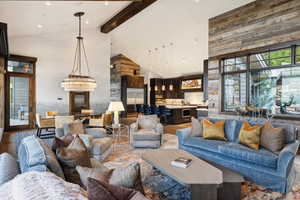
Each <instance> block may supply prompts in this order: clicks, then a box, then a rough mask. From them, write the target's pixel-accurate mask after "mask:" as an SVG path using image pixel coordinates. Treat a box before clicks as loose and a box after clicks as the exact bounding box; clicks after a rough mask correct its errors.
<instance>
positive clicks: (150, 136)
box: [131, 129, 161, 141]
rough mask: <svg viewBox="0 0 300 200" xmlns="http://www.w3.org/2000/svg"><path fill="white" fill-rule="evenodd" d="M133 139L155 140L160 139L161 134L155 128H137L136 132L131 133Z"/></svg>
mask: <svg viewBox="0 0 300 200" xmlns="http://www.w3.org/2000/svg"><path fill="white" fill-rule="evenodd" d="M131 137H132V139H133V140H149V141H156V140H160V137H161V135H160V134H159V133H157V132H156V131H155V130H149V129H139V130H138V131H137V132H135V133H134V134H132V135H131Z"/></svg>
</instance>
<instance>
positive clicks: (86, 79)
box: [61, 12, 97, 92]
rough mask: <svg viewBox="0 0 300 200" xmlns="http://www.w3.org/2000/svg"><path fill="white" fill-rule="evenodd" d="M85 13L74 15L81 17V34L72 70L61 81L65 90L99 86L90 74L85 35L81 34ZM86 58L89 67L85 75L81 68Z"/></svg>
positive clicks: (81, 90) (82, 89)
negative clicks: (82, 19)
mask: <svg viewBox="0 0 300 200" xmlns="http://www.w3.org/2000/svg"><path fill="white" fill-rule="evenodd" d="M83 15H84V12H77V13H75V14H74V16H75V17H78V19H79V35H78V36H77V37H76V39H77V46H76V51H75V58H74V64H73V69H72V72H71V74H70V75H69V76H68V77H67V78H65V79H64V80H63V81H62V83H61V86H62V87H63V88H64V90H65V91H74V92H91V91H94V89H95V88H96V87H97V84H96V81H95V79H94V78H92V77H90V76H89V73H90V69H89V65H88V59H87V55H86V52H85V48H84V43H83V37H82V36H81V17H82V16H83ZM84 60H85V65H86V67H87V72H88V74H87V75H84V74H83V72H82V69H81V65H82V64H83V63H84V62H83V61H84Z"/></svg>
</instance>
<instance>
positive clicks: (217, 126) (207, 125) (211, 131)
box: [202, 118, 227, 141]
mask: <svg viewBox="0 0 300 200" xmlns="http://www.w3.org/2000/svg"><path fill="white" fill-rule="evenodd" d="M224 125H225V121H224V120H221V121H217V122H215V123H213V122H211V121H209V120H208V119H206V118H205V119H203V120H202V126H203V138H204V139H215V140H225V141H226V140H227V139H226V137H225V132H224Z"/></svg>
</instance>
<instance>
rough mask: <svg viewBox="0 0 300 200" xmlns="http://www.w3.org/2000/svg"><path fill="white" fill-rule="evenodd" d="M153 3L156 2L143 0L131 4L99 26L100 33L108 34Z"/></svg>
mask: <svg viewBox="0 0 300 200" xmlns="http://www.w3.org/2000/svg"><path fill="white" fill-rule="evenodd" d="M155 1H157V0H143V1H140V2H132V3H131V4H129V5H128V6H127V7H126V8H124V9H123V10H121V11H120V12H119V13H118V14H116V15H115V16H113V17H112V18H111V19H110V20H108V21H107V22H106V23H105V24H103V25H102V26H101V32H102V33H109V32H110V31H112V30H114V29H115V28H117V27H118V26H120V25H121V24H123V23H124V22H126V21H127V20H129V19H130V18H132V17H133V16H135V15H136V14H138V13H139V12H141V11H142V10H144V9H145V8H147V7H148V6H150V5H151V4H152V3H154V2H155Z"/></svg>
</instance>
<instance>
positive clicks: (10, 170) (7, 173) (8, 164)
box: [0, 153, 20, 185]
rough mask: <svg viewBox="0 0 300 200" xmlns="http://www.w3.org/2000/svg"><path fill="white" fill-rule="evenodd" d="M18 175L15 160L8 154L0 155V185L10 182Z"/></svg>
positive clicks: (18, 171) (18, 170)
mask: <svg viewBox="0 0 300 200" xmlns="http://www.w3.org/2000/svg"><path fill="white" fill-rule="evenodd" d="M19 173H20V169H19V165H18V163H17V160H16V159H15V158H14V157H12V156H11V155H10V154H8V153H2V154H1V155H0V185H1V184H3V183H5V182H7V181H10V180H11V179H13V178H14V177H15V176H16V175H18V174H19Z"/></svg>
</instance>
